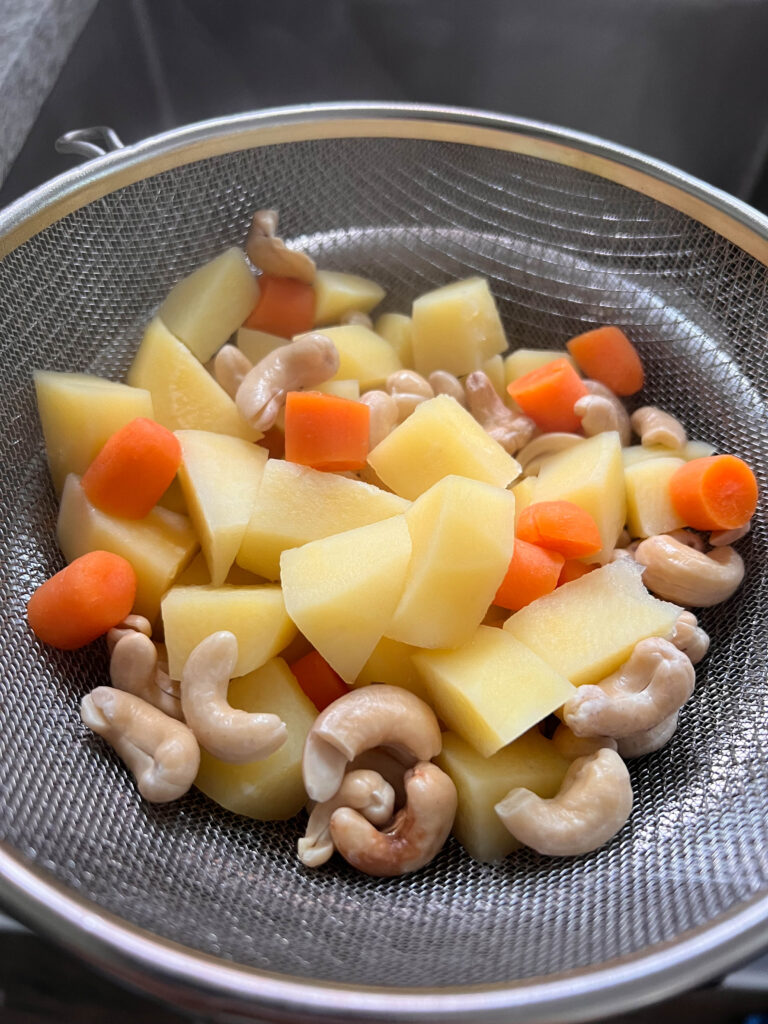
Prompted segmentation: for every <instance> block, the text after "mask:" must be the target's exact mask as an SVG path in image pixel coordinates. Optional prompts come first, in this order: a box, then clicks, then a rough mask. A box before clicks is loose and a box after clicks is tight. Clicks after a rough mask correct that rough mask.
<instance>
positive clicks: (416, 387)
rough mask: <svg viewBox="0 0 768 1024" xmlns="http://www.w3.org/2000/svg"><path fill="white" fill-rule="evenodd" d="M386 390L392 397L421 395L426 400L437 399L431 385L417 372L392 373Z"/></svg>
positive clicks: (401, 371)
mask: <svg viewBox="0 0 768 1024" xmlns="http://www.w3.org/2000/svg"><path fill="white" fill-rule="evenodd" d="M386 388H387V392H388V393H389V394H390V395H419V396H420V397H421V398H424V399H427V398H434V397H435V393H434V391H433V390H432V386H431V385H430V383H429V382H428V381H427V380H426V379H425V378H424V377H422V376H421V374H420V373H416V371H415V370H397V372H396V373H390V375H389V376H388V377H387V383H386Z"/></svg>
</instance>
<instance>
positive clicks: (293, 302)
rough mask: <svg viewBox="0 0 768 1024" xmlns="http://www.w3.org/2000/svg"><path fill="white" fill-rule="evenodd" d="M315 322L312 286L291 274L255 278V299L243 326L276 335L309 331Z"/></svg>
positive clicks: (290, 336) (283, 335)
mask: <svg viewBox="0 0 768 1024" xmlns="http://www.w3.org/2000/svg"><path fill="white" fill-rule="evenodd" d="M314 323H315V289H314V288H313V287H312V285H311V284H306V283H305V282H304V281H297V280H296V278H293V277H273V276H272V275H271V274H262V275H261V277H260V278H259V301H258V302H257V303H256V305H255V307H254V309H253V311H252V312H251V314H250V316H249V317H248V319H247V320H246V321H245V324H244V325H243V326H245V327H248V328H250V329H251V330H252V331H266V332H267V333H268V334H276V335H277V336H278V337H280V338H292V337H293V336H294V334H302V333H303V332H304V331H311V330H312V328H313V326H314Z"/></svg>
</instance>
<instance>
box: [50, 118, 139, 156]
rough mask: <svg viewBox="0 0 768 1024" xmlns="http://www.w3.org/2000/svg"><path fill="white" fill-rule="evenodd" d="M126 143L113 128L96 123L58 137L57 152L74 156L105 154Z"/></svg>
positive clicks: (121, 147) (122, 146)
mask: <svg viewBox="0 0 768 1024" xmlns="http://www.w3.org/2000/svg"><path fill="white" fill-rule="evenodd" d="M123 148H124V143H123V142H122V140H121V139H120V136H119V135H118V134H117V132H116V131H115V130H114V129H113V128H108V127H107V126H106V125H95V126H94V127H92V128H75V129H74V131H71V132H66V133H65V134H64V135H61V136H59V138H58V139H56V143H55V149H56V152H57V153H68V154H73V155H74V156H87V157H93V156H104V154H105V153H112V152H113V151H114V150H116V149H123Z"/></svg>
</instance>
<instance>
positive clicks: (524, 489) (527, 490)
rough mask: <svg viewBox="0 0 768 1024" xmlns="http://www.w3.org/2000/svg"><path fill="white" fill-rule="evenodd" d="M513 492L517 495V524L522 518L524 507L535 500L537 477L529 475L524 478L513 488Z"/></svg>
mask: <svg viewBox="0 0 768 1024" xmlns="http://www.w3.org/2000/svg"><path fill="white" fill-rule="evenodd" d="M511 490H512V493H513V494H514V496H515V526H517V521H518V519H519V518H520V513H521V512H522V511H523V509H525V508H528V506H529V505H530V504H531V503H532V502H533V500H534V498H533V495H534V493H535V491H536V477H535V476H527V477H525V478H524V479H522V480H519V481H518V482H517V483H516V484H515V486H514V487H513V488H511Z"/></svg>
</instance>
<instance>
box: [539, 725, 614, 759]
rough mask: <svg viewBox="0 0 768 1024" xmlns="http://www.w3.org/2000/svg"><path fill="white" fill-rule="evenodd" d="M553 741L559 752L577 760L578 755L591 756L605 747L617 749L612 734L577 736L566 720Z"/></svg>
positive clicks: (558, 728) (557, 729)
mask: <svg viewBox="0 0 768 1024" xmlns="http://www.w3.org/2000/svg"><path fill="white" fill-rule="evenodd" d="M552 743H553V744H554V747H555V750H556V751H557V752H558V754H562V756H563V757H567V758H568V760H569V761H575V760H576V758H577V757H589V755H590V754H594V753H595V752H596V751H598V750H602V749H603V747H608V749H609V750H616V740H615V739H613V737H611V736H577V735H576V734H575V733H573V732H571V730H570V729H569V728H568V726H567V725H566V724H565V722H561V723H560V725H558V727H557V728H556V729H555V732H554V735H553V736H552Z"/></svg>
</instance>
